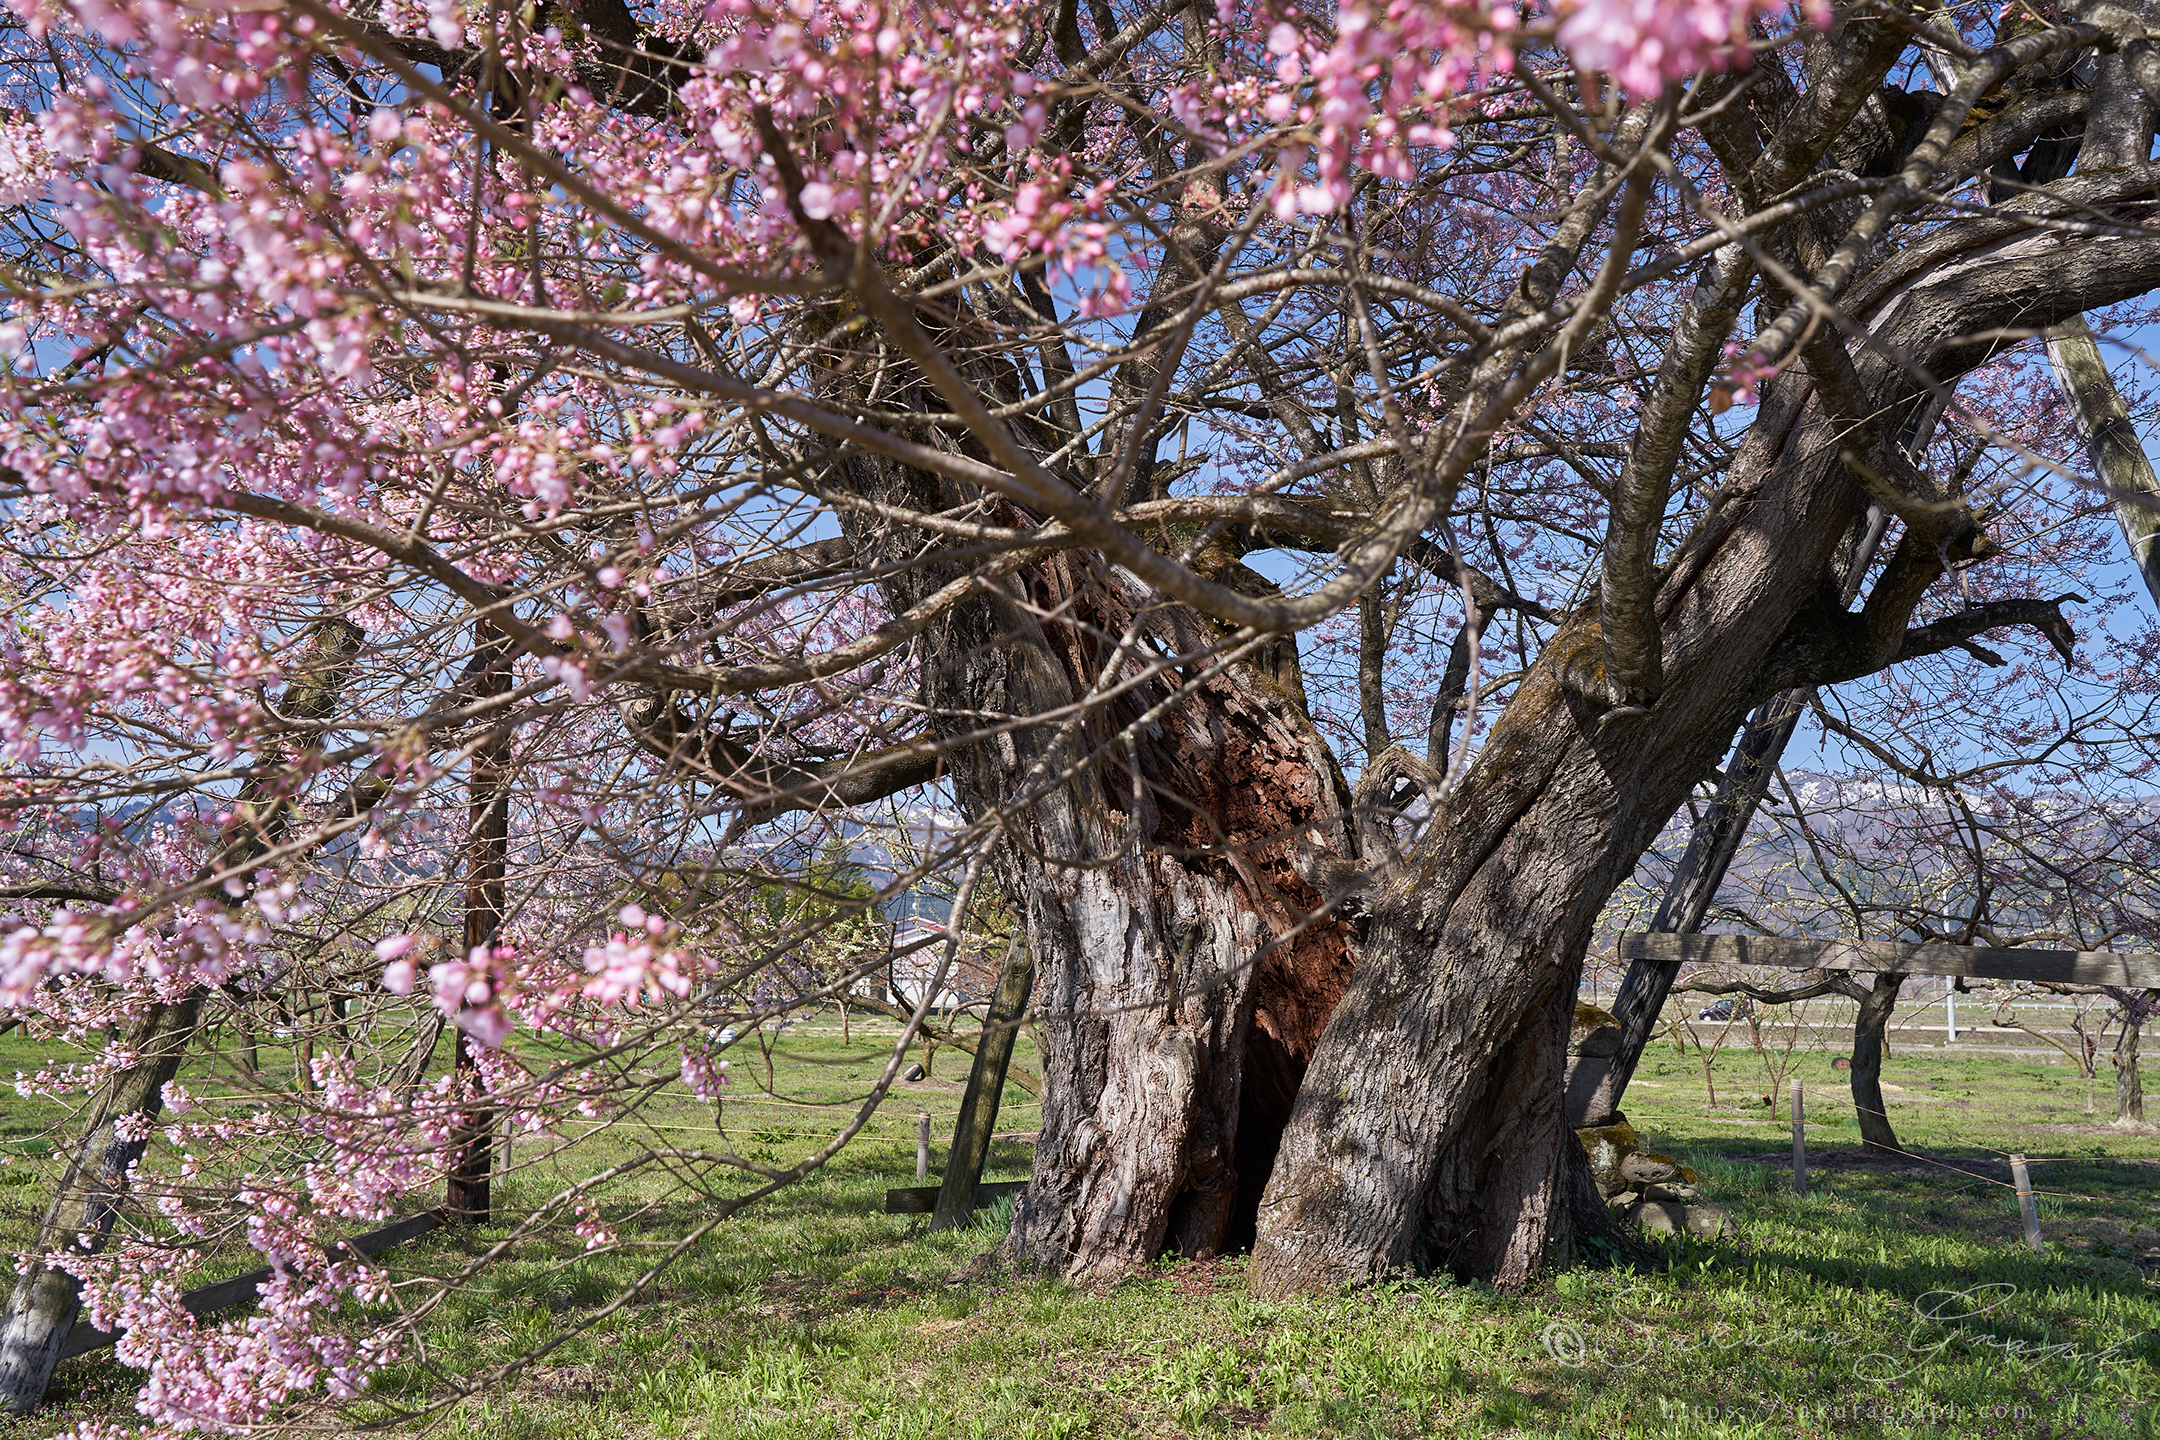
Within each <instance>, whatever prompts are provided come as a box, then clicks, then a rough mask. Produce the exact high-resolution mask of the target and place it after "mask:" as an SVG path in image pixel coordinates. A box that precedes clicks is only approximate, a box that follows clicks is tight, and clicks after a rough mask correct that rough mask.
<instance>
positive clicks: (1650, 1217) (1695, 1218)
mask: <svg viewBox="0 0 2160 1440" xmlns="http://www.w3.org/2000/svg"><path fill="white" fill-rule="evenodd" d="M1628 1218H1629V1219H1632V1220H1633V1221H1634V1222H1635V1223H1636V1224H1637V1225H1639V1226H1641V1227H1642V1231H1643V1233H1644V1234H1645V1235H1682V1234H1685V1235H1692V1236H1694V1237H1695V1238H1696V1239H1698V1240H1715V1239H1717V1238H1719V1237H1720V1236H1723V1235H1730V1234H1731V1233H1732V1228H1733V1224H1732V1214H1731V1212H1730V1211H1728V1210H1726V1208H1725V1207H1724V1206H1722V1205H1712V1204H1709V1203H1708V1202H1706V1201H1700V1200H1697V1201H1690V1202H1688V1203H1687V1204H1684V1205H1683V1204H1681V1203H1680V1202H1678V1201H1675V1200H1645V1201H1644V1202H1643V1203H1642V1204H1641V1205H1640V1206H1639V1207H1637V1209H1636V1210H1635V1212H1634V1213H1633V1214H1632V1215H1630V1216H1629V1217H1628Z"/></svg>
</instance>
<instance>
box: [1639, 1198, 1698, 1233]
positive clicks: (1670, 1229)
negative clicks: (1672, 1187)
mask: <svg viewBox="0 0 2160 1440" xmlns="http://www.w3.org/2000/svg"><path fill="white" fill-rule="evenodd" d="M1634 1220H1635V1223H1636V1224H1637V1225H1640V1226H1641V1227H1642V1230H1643V1233H1644V1234H1645V1235H1678V1234H1680V1233H1682V1232H1683V1231H1685V1230H1686V1229H1687V1207H1686V1206H1684V1205H1675V1204H1673V1203H1671V1202H1670V1201H1665V1200H1645V1201H1644V1202H1643V1203H1642V1205H1641V1206H1640V1207H1639V1208H1638V1209H1637V1210H1636V1211H1635V1214H1634Z"/></svg>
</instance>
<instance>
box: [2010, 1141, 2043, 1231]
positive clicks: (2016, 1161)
mask: <svg viewBox="0 0 2160 1440" xmlns="http://www.w3.org/2000/svg"><path fill="white" fill-rule="evenodd" d="M2010 1178H2011V1179H2012V1180H2015V1181H2016V1182H2017V1197H2018V1214H2019V1215H2021V1216H2023V1217H2024V1220H2025V1243H2026V1244H2027V1245H2030V1246H2032V1248H2033V1253H2034V1254H2038V1253H2039V1251H2040V1204H2039V1202H2038V1201H2036V1200H2034V1199H2033V1188H2032V1175H2031V1173H2030V1172H2029V1171H2027V1170H2026V1168H2025V1157H2024V1156H2022V1155H2012V1156H2011V1157H2010Z"/></svg>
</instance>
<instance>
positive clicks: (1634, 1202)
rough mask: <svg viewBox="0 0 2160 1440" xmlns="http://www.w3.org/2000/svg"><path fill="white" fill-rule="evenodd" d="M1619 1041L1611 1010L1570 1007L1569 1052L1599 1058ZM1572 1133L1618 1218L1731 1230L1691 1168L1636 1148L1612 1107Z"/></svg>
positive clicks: (1654, 1227) (1672, 1229)
mask: <svg viewBox="0 0 2160 1440" xmlns="http://www.w3.org/2000/svg"><path fill="white" fill-rule="evenodd" d="M1619 1045H1620V1027H1619V1025H1618V1023H1616V1022H1615V1021H1614V1020H1613V1017H1612V1016H1611V1015H1609V1014H1607V1013H1606V1012H1605V1011H1603V1010H1600V1009H1598V1008H1597V1007H1596V1006H1594V1005H1578V1006H1576V1007H1575V1026H1574V1033H1573V1035H1572V1036H1571V1037H1570V1039H1569V1043H1568V1050H1569V1053H1571V1054H1573V1055H1580V1056H1591V1057H1596V1058H1604V1057H1607V1056H1610V1055H1613V1054H1615V1053H1617V1052H1618V1050H1619ZM1575 1135H1576V1138H1577V1139H1579V1140H1580V1141H1582V1147H1583V1150H1584V1152H1585V1153H1587V1154H1588V1155H1589V1157H1590V1173H1591V1174H1592V1175H1593V1176H1595V1177H1596V1179H1597V1187H1598V1193H1599V1194H1601V1195H1603V1196H1604V1197H1605V1203H1606V1204H1608V1205H1616V1206H1618V1207H1619V1208H1620V1212H1621V1218H1622V1219H1624V1220H1630V1221H1633V1222H1634V1223H1635V1224H1637V1225H1639V1226H1641V1227H1642V1229H1643V1230H1644V1231H1645V1232H1646V1233H1648V1234H1652V1235H1669V1234H1681V1233H1685V1234H1689V1235H1695V1236H1698V1237H1700V1238H1702V1239H1705V1240H1709V1239H1715V1238H1716V1237H1718V1236H1720V1235H1728V1234H1730V1233H1732V1228H1733V1226H1732V1215H1731V1213H1730V1212H1728V1211H1727V1210H1726V1209H1725V1208H1724V1207H1723V1206H1722V1205H1713V1204H1711V1203H1710V1202H1709V1201H1707V1200H1704V1199H1702V1198H1701V1197H1700V1196H1698V1195H1697V1193H1696V1189H1695V1187H1696V1184H1697V1183H1698V1181H1699V1179H1700V1177H1699V1176H1697V1175H1696V1173H1695V1171H1694V1170H1693V1169H1691V1168H1690V1167H1688V1166H1686V1165H1683V1164H1681V1163H1680V1162H1679V1161H1677V1160H1675V1159H1673V1158H1672V1157H1671V1156H1670V1155H1659V1154H1656V1153H1654V1152H1652V1151H1648V1150H1644V1149H1641V1148H1639V1144H1638V1141H1637V1139H1636V1136H1635V1127H1634V1126H1633V1125H1630V1124H1628V1120H1627V1116H1625V1115H1622V1114H1619V1113H1618V1112H1615V1113H1614V1114H1613V1115H1612V1116H1611V1117H1610V1118H1609V1119H1608V1120H1607V1122H1606V1123H1604V1124H1602V1125H1590V1126H1585V1127H1584V1128H1583V1129H1580V1130H1577V1131H1576V1132H1575Z"/></svg>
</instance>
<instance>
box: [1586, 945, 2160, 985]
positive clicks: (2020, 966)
mask: <svg viewBox="0 0 2160 1440" xmlns="http://www.w3.org/2000/svg"><path fill="white" fill-rule="evenodd" d="M1620 958H1621V959H1623V960H1659V961H1666V962H1672V961H1683V962H1689V963H1693V964H1697V965H1774V966H1779V967H1782V968H1784V969H1787V970H1868V971H1878V970H1902V971H1904V972H1906V973H1907V974H1911V975H1963V976H1966V977H1968V978H1970V979H1974V980H2036V981H2046V982H2053V983H2055V984H2064V985H2122V986H2133V987H2139V988H2143V987H2145V986H2151V985H2160V954H2155V953H2153V952H2152V951H2148V950H2006V949H1999V948H1996V947H1993V946H1987V945H1920V944H1905V943H1903V942H1900V941H1894V940H1787V939H1783V938H1781V937H1777V936H1769V935H1625V936H1622V937H1621V940H1620Z"/></svg>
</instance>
